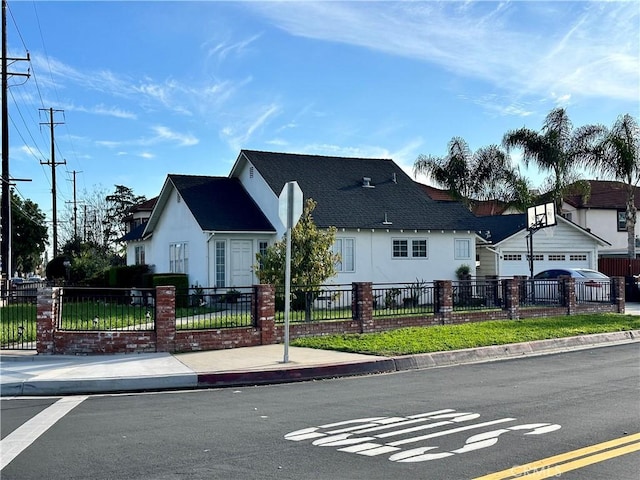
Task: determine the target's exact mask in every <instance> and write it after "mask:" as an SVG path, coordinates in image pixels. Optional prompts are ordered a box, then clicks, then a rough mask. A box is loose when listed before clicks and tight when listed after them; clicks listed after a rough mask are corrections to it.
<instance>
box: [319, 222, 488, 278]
mask: <svg viewBox="0 0 640 480" xmlns="http://www.w3.org/2000/svg"><path fill="white" fill-rule="evenodd" d="M338 239H353V241H354V245H355V262H354V263H355V265H354V267H355V268H354V271H352V272H348V271H343V272H339V273H338V275H336V277H335V278H334V279H332V282H335V283H337V284H346V283H351V282H374V283H398V282H403V283H407V282H411V281H415V280H416V279H417V280H424V281H434V280H436V279H455V271H456V269H457V268H458V267H459V266H460V265H462V264H466V265H469V267H470V268H471V273H472V275H474V274H475V263H476V262H475V244H474V242H475V235H474V234H473V233H468V232H457V233H453V232H440V231H438V232H413V231H412V232H400V231H392V230H391V231H387V230H374V231H371V230H367V231H364V230H359V231H358V230H348V229H341V230H340V231H338V232H337V234H336V240H338ZM394 239H406V240H408V242H409V253H410V254H411V240H413V239H420V240H422V239H426V241H427V257H426V258H410V257H408V258H394V257H393V240H394ZM456 239H460V240H468V243H469V245H470V253H469V257H468V258H456V255H455V240H456ZM344 263H345V262H343V266H344Z"/></svg>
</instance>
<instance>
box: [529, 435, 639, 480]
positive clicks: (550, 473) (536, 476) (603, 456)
mask: <svg viewBox="0 0 640 480" xmlns="http://www.w3.org/2000/svg"><path fill="white" fill-rule="evenodd" d="M638 450H640V443H632V444H630V445H626V446H624V447H620V448H616V449H614V450H608V451H606V452H602V453H598V454H596V455H591V456H588V457H584V458H581V459H579V460H574V461H573V462H568V463H563V464H560V465H554V466H552V467H550V468H548V469H546V470H541V471H538V472H535V473H532V474H529V475H527V476H526V477H525V478H526V479H527V480H540V479H543V478H549V477H555V476H558V475H560V474H562V473H565V472H570V471H571V470H576V469H578V468H582V467H586V466H587V465H591V464H594V463H598V462H603V461H605V460H609V459H610V458H614V457H619V456H620V455H626V454H627V453H631V452H637V451H638Z"/></svg>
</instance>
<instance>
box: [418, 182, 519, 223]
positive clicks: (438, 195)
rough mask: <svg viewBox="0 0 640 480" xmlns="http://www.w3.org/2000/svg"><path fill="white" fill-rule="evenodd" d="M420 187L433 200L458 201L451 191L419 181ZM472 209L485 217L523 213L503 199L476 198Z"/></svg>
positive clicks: (477, 214) (475, 213)
mask: <svg viewBox="0 0 640 480" xmlns="http://www.w3.org/2000/svg"><path fill="white" fill-rule="evenodd" d="M418 185H419V186H420V188H422V190H423V191H424V192H425V193H426V194H427V195H429V197H431V198H432V199H433V200H438V201H444V202H455V201H457V200H456V199H455V198H454V197H453V195H452V194H451V192H449V191H448V190H442V189H440V188H436V187H432V186H431V185H424V184H422V183H418ZM471 211H472V212H473V214H474V215H476V216H478V217H485V216H488V215H509V214H512V213H521V212H518V211H517V210H516V209H515V208H513V207H511V206H510V205H509V204H508V203H506V202H503V201H501V200H476V201H475V202H474V203H473V207H472V208H471Z"/></svg>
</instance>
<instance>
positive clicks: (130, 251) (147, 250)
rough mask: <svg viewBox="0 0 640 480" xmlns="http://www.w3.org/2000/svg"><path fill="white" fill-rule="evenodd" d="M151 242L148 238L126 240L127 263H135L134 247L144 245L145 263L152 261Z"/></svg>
mask: <svg viewBox="0 0 640 480" xmlns="http://www.w3.org/2000/svg"><path fill="white" fill-rule="evenodd" d="M151 246H152V242H151V241H150V240H136V241H131V242H127V265H135V264H136V247H144V257H145V259H146V263H147V264H150V263H152V262H151V260H152V259H153V251H152V249H151Z"/></svg>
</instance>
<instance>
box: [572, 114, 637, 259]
mask: <svg viewBox="0 0 640 480" xmlns="http://www.w3.org/2000/svg"><path fill="white" fill-rule="evenodd" d="M639 151H640V133H639V128H638V122H637V121H636V119H634V118H633V117H632V116H631V115H629V114H628V113H627V114H625V115H621V116H620V117H618V119H617V120H616V122H615V123H614V124H613V127H612V128H611V129H610V130H607V129H604V133H603V135H602V136H601V138H600V140H599V141H598V142H597V144H596V145H595V146H594V147H593V148H591V149H589V150H588V151H587V152H586V154H585V156H584V163H585V165H586V166H587V167H589V168H591V169H592V170H594V171H595V172H598V173H600V174H602V175H603V176H605V177H608V178H612V179H614V180H617V181H620V182H623V183H624V184H625V193H626V212H625V215H626V219H627V252H628V256H629V258H635V230H636V213H637V208H636V206H635V193H636V188H637V187H638V183H640V153H639Z"/></svg>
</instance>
